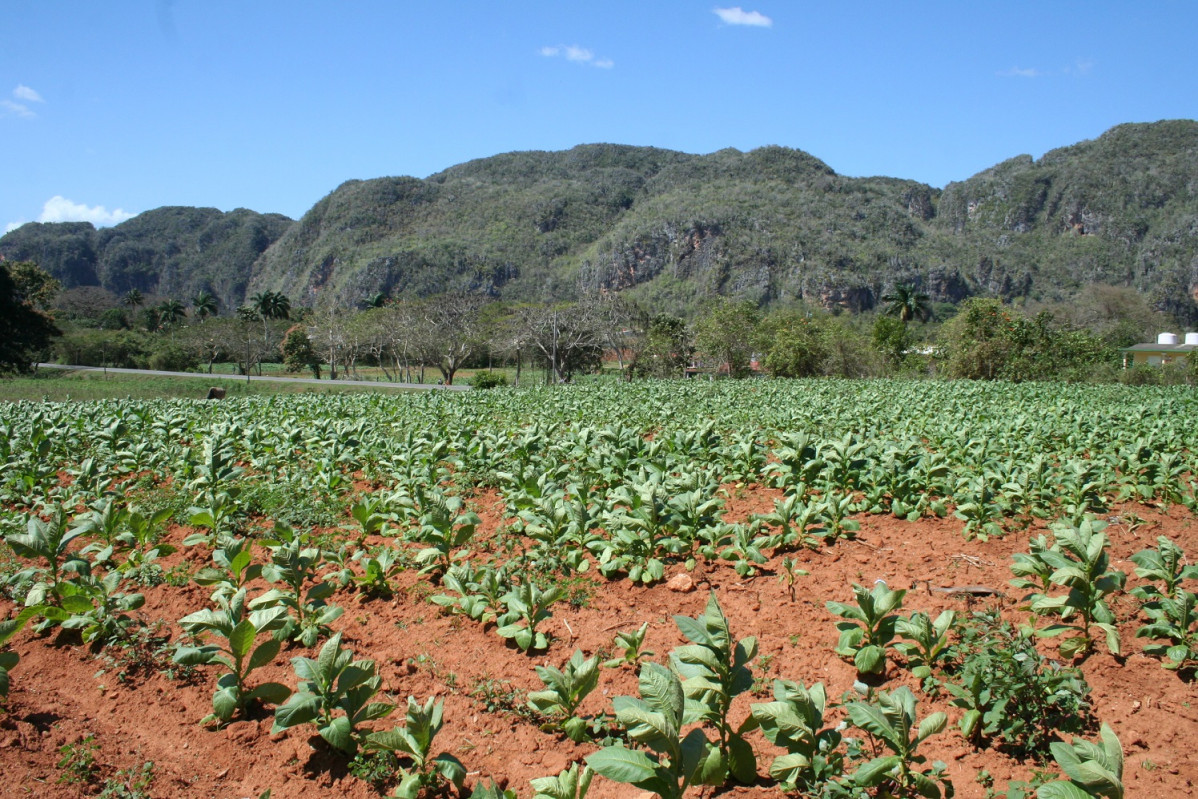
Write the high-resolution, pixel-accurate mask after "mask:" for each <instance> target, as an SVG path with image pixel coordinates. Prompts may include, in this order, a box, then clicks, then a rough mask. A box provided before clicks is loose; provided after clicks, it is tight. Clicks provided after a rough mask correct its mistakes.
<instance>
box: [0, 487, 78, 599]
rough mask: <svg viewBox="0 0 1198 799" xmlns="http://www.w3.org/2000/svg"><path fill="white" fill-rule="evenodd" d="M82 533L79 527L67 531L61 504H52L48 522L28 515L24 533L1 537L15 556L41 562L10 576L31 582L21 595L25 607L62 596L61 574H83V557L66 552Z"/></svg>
mask: <svg viewBox="0 0 1198 799" xmlns="http://www.w3.org/2000/svg"><path fill="white" fill-rule="evenodd" d="M83 532H84V531H83V530H82V529H81V528H79V527H76V528H73V529H70V530H68V529H67V521H66V512H65V511H64V510H63V508H62V506H56V507H55V508H54V509H53V511H52V512H51V513H50V519H49V521H42V520H41V519H40V518H38V517H37V516H30V517H29V520H28V521H27V522H26V523H25V532H24V533H10V534H9V535H8V536H6V538H5V540H6V541H7V542H8V545H9V546H10V547H12V550H13V552H15V553H16V554H17V555H18V556H20V557H22V558H28V559H30V560H35V561H36V560H42V561H45V566H34V567H31V568H29V569H25V570H22V571H21V572H19V573H18V574H17V575H15V576H14V580H17V579H19V580H20V581H29V582H32V583H33V585H32V586H31V587H30V589H29V591H28V593H27V594H26V595H25V605H26V607H32V606H34V605H43V604H57V603H58V602H59V600H60V599H61V596H62V584H63V582H64V577H63V575H65V574H69V573H78V574H86V573H87V572H88V571H89V570H90V565H89V564H88V562H87V560H86V559H84V558H82V557H80V556H79V555H78V553H70V552H68V551H67V547H68V546H69V545H70V543H71V542H72V541H74V540H75V539H76V538H78V537H79V536H80V535H82V534H83Z"/></svg>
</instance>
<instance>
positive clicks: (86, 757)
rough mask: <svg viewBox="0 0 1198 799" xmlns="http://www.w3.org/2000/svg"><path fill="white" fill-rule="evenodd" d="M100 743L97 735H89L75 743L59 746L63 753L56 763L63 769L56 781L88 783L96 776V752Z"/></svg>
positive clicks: (59, 751)
mask: <svg viewBox="0 0 1198 799" xmlns="http://www.w3.org/2000/svg"><path fill="white" fill-rule="evenodd" d="M99 751H100V745H99V744H97V743H96V736H94V735H87V736H84V738H83V740H81V741H79V742H78V743H74V744H63V745H62V746H60V747H58V754H60V755H62V757H61V758H59V760H58V763H57V764H56V765H57V766H58V768H59V769H60V770H61V771H62V773H61V774H59V775H58V779H57V780H56V782H57V783H58V784H59V785H86V784H89V783H91V782H92V781H93V780H95V778H96V752H99Z"/></svg>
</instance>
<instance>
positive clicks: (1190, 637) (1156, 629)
mask: <svg viewBox="0 0 1198 799" xmlns="http://www.w3.org/2000/svg"><path fill="white" fill-rule="evenodd" d="M1144 613H1145V614H1147V616H1148V618H1149V620H1150V623H1149V624H1146V625H1144V626H1143V627H1141V628H1140V629H1138V630H1136V638H1152V639H1155V640H1164V641H1167V642H1168V643H1163V644H1149V645H1147V646H1145V647H1144V654H1146V655H1151V656H1153V657H1159V658H1161V659H1162V661H1163V662H1162V665H1163V666H1164V667H1165V668H1166V669H1169V670H1171V671H1176V672H1178V673H1180V674H1182V675H1183V676H1192V675H1193V672H1194V671H1195V669H1196V668H1198V613H1196V612H1195V596H1194V594H1191V593H1190V592H1189V591H1186V590H1184V589H1181V588H1178V589H1175V590H1174V592H1173V594H1172V595H1171V596H1161V597H1159V598H1158V599H1156V600H1154V601H1152V602H1149V603H1148V604H1146V605H1144Z"/></svg>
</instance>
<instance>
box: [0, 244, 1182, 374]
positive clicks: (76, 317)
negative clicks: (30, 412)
mask: <svg viewBox="0 0 1198 799" xmlns="http://www.w3.org/2000/svg"><path fill="white" fill-rule="evenodd" d="M0 266H3V268H4V271H3V275H4V276H6V277H7V278H8V280H9V282H10V283H11V284H12V288H10V289H8V290H7V292H8V293H7V295H6V296H7V297H8V298H9V303H10V306H12V307H14V308H15V307H20V308H23V309H25V312H26V313H28V314H32V316H31V317H29V318H30V319H35V320H38V321H37V324H32V323H29V324H27V326H28V327H29V329H30V331H31V332H30V341H29V347H28V350H29V352H28V353H27V355H28V356H29V358H28V360H26V361H25V364H26V365H27V364H28V363H29V362H32V360H33V359H34V357H36V358H51V359H57V360H59V361H60V362H64V363H73V364H79V365H96V366H98V365H110V366H130V367H142V368H157V369H167V370H195V369H205V368H206V369H207V370H208V371H209V372H211V371H212V370H213V367H214V365H215V364H216V363H226V362H231V363H234V364H236V365H237V369H238V371H239V372H240V373H242V374H251V373H253V372H258V373H261V371H262V366H263V364H264V363H271V362H274V363H282V364H283V365H284V368H285V369H286V370H287V371H290V372H311V374H313V375H314V376H316V377H328V378H329V379H333V380H336V379H339V378H346V377H353V378H360V377H362V374H361V373H360V371H359V370H360V369H364V368H367V367H369V368H370V369H371V370H372V371H371V373H370V374H371V375H374V376H377V375H379V373H380V372H381V377H383V378H385V379H386V380H388V381H393V382H426V381H427V380H428V379H429V377H430V376H432V377H433V378H434V379H437V380H439V381H440V382H443V383H445V384H452V383H453V382H454V381H455V379H457V378H458V375H459V372H460V371H461V370H462V369H464V368H471V369H475V370H480V369H485V370H488V371H490V370H491V369H493V368H495V367H504V368H505V370H506V374H507V375H510V376H511V377H513V378H514V381H515V382H516V383H517V384H519V383H521V382H524V383H528V382H530V381H544V382H547V383H565V382H570V381H571V380H573V379H575V378H576V377H578V376H579V375H583V374H589V373H594V372H598V371H601V370H602V369H603V368H604V364H605V362H606V363H607V364H608V366H609V368H610V367H614V368H615V370H616V371H617V372H618V373H619V375H620V376H621V377H622V378H624V379H628V380H634V379H642V378H671V377H683V376H700V377H732V378H739V377H746V376H750V375H758V374H760V375H769V376H774V377H815V376H842V377H875V376H884V375H892V374H907V375H912V376H916V375H933V374H934V375H939V376H942V377H948V378H968V379H1009V380H1016V381H1018V380H1043V379H1069V380H1112V379H1129V380H1137V381H1139V382H1159V381H1160V380H1161V379H1162V378H1164V379H1167V380H1168V379H1174V380H1177V379H1180V380H1188V381H1193V380H1194V376H1195V374H1198V363H1196V364H1192V365H1191V367H1190V371H1189V372H1188V373H1185V372H1184V370H1183V372H1180V373H1178V374H1172V373H1167V370H1160V369H1157V370H1155V371H1151V372H1145V371H1144V370H1133V371H1132V373H1130V374H1123V373H1122V372H1123V370H1121V369H1120V368H1119V366H1120V353H1119V350H1120V348H1121V347H1123V346H1127V345H1129V344H1132V343H1136V342H1137V341H1140V340H1144V337H1145V336H1146V335H1149V334H1150V333H1151V330H1152V329H1153V328H1154V327H1155V328H1156V329H1160V326H1162V325H1167V324H1168V320H1166V319H1164V318H1163V317H1161V316H1160V315H1159V314H1154V313H1152V312H1151V311H1150V310H1149V309H1148V307H1147V305H1146V304H1145V303H1144V301H1143V299H1142V298H1140V297H1139V295H1137V294H1136V293H1135V292H1132V291H1130V290H1125V289H1117V288H1112V287H1101V286H1095V287H1091V288H1090V289H1089V290H1088V293H1084V294H1083V295H1081V296H1079V297H1078V298H1076V299H1075V301H1073V302H1071V303H1068V304H1061V305H1057V306H1044V307H1040V308H1027V309H1017V308H1014V307H1012V306H1009V305H1004V304H1002V303H1001V302H1000V301H999V300H997V299H993V298H972V299H969V300H966V301H965V302H963V303H961V304H960V305H959V306H956V307H954V306H933V304H932V303H931V302H930V300H929V297H928V295H926V294H924V293H922V292H920V291H919V290H918V289H917V288H916V287H915V286H912V285H906V284H898V285H896V286H894V287H893V288H892V290H891V291H890V292H889V293H887V294H885V295H883V297H882V306H881V308H880V309H879V311H878V312H877V313H874V314H849V313H840V314H837V313H832V312H829V311H827V310H824V309H820V308H813V307H810V306H807V305H804V304H801V303H800V304H795V305H793V306H791V307H789V308H785V309H780V310H774V311H771V312H769V313H765V312H763V311H762V310H761V309H760V308H759V307H758V306H757V305H755V304H753V303H751V302H748V301H738V300H733V299H730V298H727V297H722V296H714V297H712V298H710V299H709V300H708V301H707V302H706V303H705V304H704V305H703V306H701V308H700V311H699V312H698V313H697V314H696V315H695V316H694V318H692V319H690V320H687V319H683V318H682V317H679V316H674V315H671V314H667V313H659V312H655V310H654V309H653V308H652V307H648V308H647V307H645V306H644V305H641V304H638V303H637V302H635V301H633V300H631V299H629V298H628V297H627V296H626V295H621V294H619V293H616V292H608V293H595V294H590V295H585V296H583V297H582V299H580V300H577V301H571V302H561V303H510V302H501V301H495V300H491V299H489V298H487V297H483V296H479V295H470V294H445V295H442V296H439V297H433V298H427V299H415V300H405V299H392V298H388V297H386V296H385V295H381V294H379V295H375V296H372V297H370V298H367V299H364V300H363V302H362V303H361V307H360V308H357V309H347V308H333V307H325V308H317V309H312V308H297V307H294V306H292V304H291V302H290V300H289V298H288V297H287V296H286V295H284V294H282V293H279V292H270V291H266V292H261V293H259V294H255V295H253V296H252V297H250V298H249V300H248V301H247V302H246V303H245V304H244V305H242V306H240V307H238V308H236V309H232V311H231V312H227V313H223V314H222V310H223V309H221V308H220V307H219V304H218V302H217V300H216V298H215V297H214V296H213V295H212V294H211V293H209V292H207V291H200V292H198V293H197V294H196V295H195V296H193V297H191V298H190V300H189V302H187V303H184V302H183V301H181V300H178V299H176V298H169V297H168V298H151V297H146V296H144V295H143V294H142V293H141V292H139V291H138V290H136V289H133V290H131V291H129V292H126V293H125V294H124V295H123V296H121V297H119V298H118V297H114V296H111V295H110V296H108V297H107V298H106V299H105V298H101V297H97V296H92V295H91V294H88V293H87V292H83V294H80V290H73V291H72V292H61V290H60V289H61V287H60V286H59V285H58V283H57V281H55V280H54V279H53V278H51V277H50V276H49V275H47V274H46V273H45V272H43V271H42V270H40V269H38V268H37V267H36V265H35V264H32V263H12V262H7V263H0ZM5 291H6V290H5V289H4V286H3V283H0V293H4V292H5ZM0 299H2V298H0ZM14 302H15V305H13V303H14ZM51 310H52V311H53V313H54V317H55V318H51V313H50V312H51ZM7 316H9V317H10V318H13V319H16V318H17V317H16V316H14V315H13V314H11V313H10V314H8V315H7ZM937 317H940V319H938V318H937ZM56 319H57V320H61V321H60V322H59V321H56ZM59 324H61V325H62V327H63V328H64V329H62V330H60V329H59V327H58V326H57V325H59ZM16 338H19V336H17V337H16ZM16 338H14V336H9V337H8V339H7V340H8V341H9V342H12V341H14V340H16ZM11 346H12V345H11V343H10V347H11ZM22 357H23V356H21V357H16V358H13V357H8V358H7V361H8V362H11V361H14V360H15V361H18V362H20V361H22ZM9 368H12V367H11V366H10V367H9ZM430 373H431V375H430ZM481 379H482V380H487V379H488V378H487V377H484V378H481ZM492 379H493V380H494V381H495V382H500V381H506V377H503V378H492Z"/></svg>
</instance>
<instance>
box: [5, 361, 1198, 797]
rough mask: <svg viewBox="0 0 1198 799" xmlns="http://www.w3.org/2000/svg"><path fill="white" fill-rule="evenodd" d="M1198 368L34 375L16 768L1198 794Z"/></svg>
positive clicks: (117, 792) (10, 581)
mask: <svg viewBox="0 0 1198 799" xmlns="http://www.w3.org/2000/svg"><path fill="white" fill-rule="evenodd" d="M1196 511H1198V394H1195V392H1194V391H1193V390H1192V389H1188V388H1162V387H1125V386H1080V385H1077V386H1075V385H1062V384H1007V383H969V382H965V381H960V382H955V383H942V382H906V381H898V380H871V381H838V380H812V381H783V380H759V381H748V382H741V381H736V382H733V381H728V382H719V381H717V382H706V381H702V382H701V381H688V382H645V383H634V384H615V383H612V384H593V385H580V386H559V387H554V388H535V389H521V390H509V389H498V390H493V391H471V392H462V393H454V394H449V393H445V392H429V393H423V394H410V395H399V396H379V395H369V394H352V395H331V394H322V395H287V396H281V395H280V396H273V397H269V396H264V397H247V398H240V399H229V400H225V401H221V402H204V401H191V400H97V401H89V402H74V403H71V402H63V403H53V402H46V403H32V402H18V403H9V404H0V535H2V539H3V543H0V619H3V620H4V621H0V770H2V771H3V773H4V774H5V777H6V779H5V781H4V782H5V784H4V786H3V788H2V789H0V793H3V794H4V795H12V796H18V795H36V796H84V795H92V796H105V797H126V798H129V797H158V796H172V797H173V796H220V797H242V796H245V797H261V796H267V795H269V796H272V797H276V799H278V798H279V797H300V796H303V797H324V796H329V797H332V796H351V797H373V796H389V795H395V796H402V797H417V796H463V797H467V796H474V797H479V798H480V799H485V798H486V797H506V796H518V797H521V798H522V799H523V798H524V797H537V799H541V797H546V798H548V799H579V798H580V797H582V796H584V795H585V796H591V797H597V798H601V797H625V796H645V797H650V796H660V797H664V798H665V799H674V798H675V797H681V796H695V797H697V796H716V795H728V796H762V797H766V796H769V797H773V796H783V795H795V796H816V797H828V798H829V799H837V798H841V797H850V798H851V797H883V796H911V797H914V796H926V797H941V796H951V795H956V796H959V797H1009V799H1015V798H1016V797H1031V796H1037V795H1038V796H1040V797H1045V798H1046V799H1052V798H1053V797H1087V796H1104V797H1112V798H1114V797H1122V796H1137V795H1138V796H1184V795H1190V794H1191V792H1192V791H1193V787H1192V783H1193V781H1194V780H1195V779H1198V762H1196V761H1195V758H1194V756H1193V752H1194V751H1195V748H1196V747H1198V691H1195V683H1194V681H1193V680H1194V676H1195V670H1196V669H1198V608H1196V607H1195V605H1196V602H1195V592H1196V591H1198V566H1195V565H1193V564H1192V561H1191V557H1192V556H1194V555H1196V554H1198V527H1196V525H1195V512H1196Z"/></svg>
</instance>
